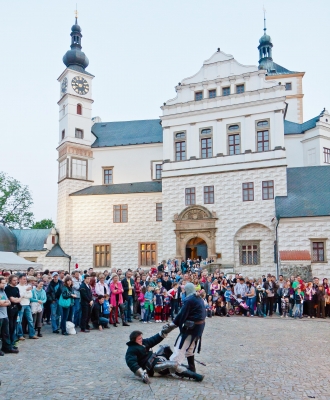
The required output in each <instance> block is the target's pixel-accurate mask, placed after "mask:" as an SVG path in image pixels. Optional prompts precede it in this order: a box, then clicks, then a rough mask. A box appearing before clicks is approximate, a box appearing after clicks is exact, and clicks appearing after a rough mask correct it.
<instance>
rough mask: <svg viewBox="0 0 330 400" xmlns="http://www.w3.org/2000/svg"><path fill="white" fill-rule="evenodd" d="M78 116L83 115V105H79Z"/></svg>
mask: <svg viewBox="0 0 330 400" xmlns="http://www.w3.org/2000/svg"><path fill="white" fill-rule="evenodd" d="M77 114H79V115H82V105H81V104H77Z"/></svg>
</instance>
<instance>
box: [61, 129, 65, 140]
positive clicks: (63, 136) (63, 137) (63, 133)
mask: <svg viewBox="0 0 330 400" xmlns="http://www.w3.org/2000/svg"><path fill="white" fill-rule="evenodd" d="M61 135H62V136H61V140H64V139H65V129H62V133H61Z"/></svg>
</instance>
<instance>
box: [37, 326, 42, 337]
mask: <svg viewBox="0 0 330 400" xmlns="http://www.w3.org/2000/svg"><path fill="white" fill-rule="evenodd" d="M37 329H38V334H37V336H38V337H42V334H41V332H40V331H41V328H37Z"/></svg>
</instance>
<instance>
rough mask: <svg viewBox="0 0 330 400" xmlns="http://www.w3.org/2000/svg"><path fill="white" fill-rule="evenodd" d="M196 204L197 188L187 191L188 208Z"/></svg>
mask: <svg viewBox="0 0 330 400" xmlns="http://www.w3.org/2000/svg"><path fill="white" fill-rule="evenodd" d="M193 204H196V200H195V188H187V189H186V206H191V205H193Z"/></svg>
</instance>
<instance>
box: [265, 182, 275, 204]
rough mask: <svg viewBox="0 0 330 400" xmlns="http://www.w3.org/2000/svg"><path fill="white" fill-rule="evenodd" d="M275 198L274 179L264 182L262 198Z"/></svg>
mask: <svg viewBox="0 0 330 400" xmlns="http://www.w3.org/2000/svg"><path fill="white" fill-rule="evenodd" d="M272 199H274V181H264V182H262V200H272Z"/></svg>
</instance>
